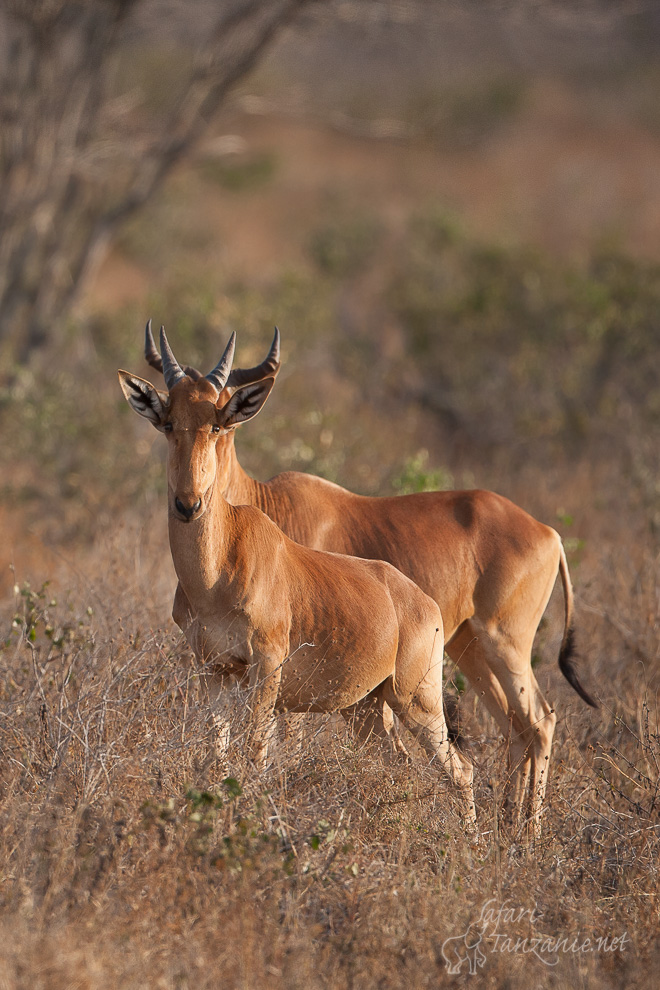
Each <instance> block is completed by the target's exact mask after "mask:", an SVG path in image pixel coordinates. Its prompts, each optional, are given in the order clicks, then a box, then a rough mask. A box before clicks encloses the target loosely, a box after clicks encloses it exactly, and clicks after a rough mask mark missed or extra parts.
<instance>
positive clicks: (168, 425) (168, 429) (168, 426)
mask: <svg viewBox="0 0 660 990" xmlns="http://www.w3.org/2000/svg"><path fill="white" fill-rule="evenodd" d="M163 429H164V430H165V432H166V433H171V432H172V429H173V427H172V424H171V423H163Z"/></svg>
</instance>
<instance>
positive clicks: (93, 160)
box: [0, 0, 306, 369]
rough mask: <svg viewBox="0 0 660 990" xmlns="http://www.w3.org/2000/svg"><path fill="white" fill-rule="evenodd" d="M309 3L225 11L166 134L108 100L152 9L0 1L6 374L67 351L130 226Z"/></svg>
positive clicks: (1, 315)
mask: <svg viewBox="0 0 660 990" xmlns="http://www.w3.org/2000/svg"><path fill="white" fill-rule="evenodd" d="M305 2H306V0H243V2H240V3H237V2H225V3H219V4H218V5H217V10H218V14H217V15H216V20H215V24H214V25H213V29H212V30H211V31H210V32H209V33H208V35H207V40H206V41H205V42H204V44H203V45H202V46H201V47H200V49H199V50H198V51H197V52H196V54H195V58H194V60H193V65H192V70H191V72H190V76H189V78H188V79H187V82H186V85H185V86H184V87H183V91H182V93H181V94H180V96H179V98H178V100H177V101H176V103H175V105H174V106H173V107H172V108H171V109H170V111H169V113H166V114H163V115H162V116H161V118H160V119H158V120H157V121H156V122H155V123H154V121H147V122H145V119H144V114H143V113H141V112H140V108H138V109H137V110H136V108H135V107H134V106H133V105H132V104H131V101H130V100H128V99H126V98H124V99H123V100H122V99H117V98H116V97H115V98H114V99H111V98H110V96H109V93H110V91H111V87H112V84H113V70H114V69H115V66H116V57H117V53H118V51H119V49H120V46H121V43H122V41H123V40H124V37H125V27H126V24H127V22H129V21H130V19H131V18H132V17H133V16H134V15H135V12H136V11H137V10H138V8H143V7H145V6H146V4H147V0H0V36H3V37H4V38H5V39H6V41H5V52H4V58H2V54H1V53H0V59H1V61H0V66H1V67H2V70H3V71H2V78H0V86H1V87H2V91H1V93H0V356H1V358H2V361H3V366H4V368H5V369H6V368H7V366H8V363H12V362H13V361H18V362H19V363H22V362H25V361H26V360H27V359H28V357H29V356H30V354H31V353H32V352H33V351H34V350H35V349H36V348H40V347H43V346H44V345H45V344H50V343H52V342H53V341H54V340H55V339H56V335H57V332H58V329H59V328H61V326H62V324H63V322H64V321H65V320H66V318H67V315H68V314H69V312H70V310H71V306H72V304H73V303H74V301H75V299H76V296H77V294H78V293H79V291H80V289H81V287H82V285H83V283H84V281H85V278H86V276H87V275H88V273H89V271H90V269H91V268H92V267H93V263H94V262H95V261H96V260H98V259H99V257H100V256H101V255H102V253H103V251H104V249H105V247H106V246H107V244H108V242H109V241H110V239H111V238H112V236H113V234H114V233H115V231H116V229H117V227H118V225H119V224H120V223H122V222H123V221H124V220H125V219H126V218H127V217H128V216H130V215H131V214H132V213H134V212H135V211H136V210H138V209H139V208H140V207H141V206H142V205H143V204H144V203H145V202H146V201H147V200H148V199H149V197H150V196H151V195H152V194H153V193H154V191H155V190H156V189H157V188H158V187H159V186H160V185H161V183H162V182H163V180H164V179H165V177H166V176H167V175H168V173H169V172H170V170H171V169H172V168H173V166H174V165H175V164H176V163H177V162H178V161H179V160H180V159H181V158H182V157H183V156H184V155H185V154H186V153H188V152H189V150H190V148H191V147H192V146H193V145H194V143H195V142H196V141H197V140H198V138H199V137H200V136H201V135H202V134H203V132H204V130H205V129H206V127H207V126H208V124H209V122H210V120H211V119H212V117H213V115H214V113H215V112H216V111H217V109H218V108H219V106H220V105H221V104H222V102H223V99H224V97H225V96H226V94H227V92H228V91H229V89H230V88H231V87H232V86H233V85H234V84H235V83H236V82H237V81H238V80H239V79H240V78H241V77H242V76H244V75H245V73H247V72H248V71H249V70H250V69H251V68H252V66H253V65H254V64H255V62H256V60H257V58H258V57H259V55H260V54H261V52H262V51H263V50H264V48H265V47H266V45H267V44H268V43H269V42H270V41H271V39H272V38H273V37H274V35H275V33H276V32H277V30H278V29H279V28H280V27H281V26H282V25H283V24H284V23H286V22H287V21H288V20H289V19H290V18H291V17H292V16H293V15H294V14H295V13H296V11H297V10H298V9H299V8H300V7H301V6H303V4H304V3H305ZM194 6H195V4H194V3H189V4H188V7H189V8H191V10H192V8H194Z"/></svg>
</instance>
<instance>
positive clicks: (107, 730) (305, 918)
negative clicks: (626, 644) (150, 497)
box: [0, 521, 660, 990]
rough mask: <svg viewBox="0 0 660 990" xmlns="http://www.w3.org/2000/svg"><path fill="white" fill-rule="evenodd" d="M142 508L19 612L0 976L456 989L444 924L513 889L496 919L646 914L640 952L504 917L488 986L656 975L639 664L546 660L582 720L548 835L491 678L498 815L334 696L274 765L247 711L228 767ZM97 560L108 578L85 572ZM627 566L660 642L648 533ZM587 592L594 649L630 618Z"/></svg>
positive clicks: (629, 625) (615, 929) (6, 732)
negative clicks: (591, 704)
mask: <svg viewBox="0 0 660 990" xmlns="http://www.w3.org/2000/svg"><path fill="white" fill-rule="evenodd" d="M127 522H128V521H127ZM118 530H121V527H118ZM127 532H128V536H125V537H122V538H119V539H118V541H116V544H115V546H111V545H108V544H106V545H105V546H103V545H97V546H96V547H94V548H92V552H91V553H90V556H89V557H88V558H87V560H86V561H81V562H80V565H79V567H80V570H81V571H82V572H83V573H81V574H79V577H78V578H73V579H72V577H71V573H70V570H69V572H68V574H67V575H65V579H64V580H65V583H68V584H69V585H70V584H71V582H72V580H73V589H72V590H70V591H69V593H68V594H66V593H65V594H64V596H62V597H61V596H60V593H59V592H58V591H57V590H53V589H54V588H55V587H56V586H57V584H58V581H57V580H56V581H54V582H53V585H52V586H48V587H47V588H43V589H42V588H38V589H31V588H27V587H25V586H23V587H22V589H20V590H19V593H18V595H17V596H16V599H15V602H14V604H13V607H12V610H11V613H10V612H8V611H6V612H5V629H8V628H9V625H10V623H12V622H13V625H12V629H11V633H10V634H9V636H8V639H7V642H6V644H5V645H4V647H3V650H2V663H3V671H4V684H3V692H2V701H1V707H0V746H1V747H2V801H1V804H0V827H1V839H0V863H1V867H0V870H1V876H2V886H1V887H0V897H1V905H2V907H1V920H0V926H1V931H2V935H3V937H2V948H1V949H0V960H1V962H0V987H2V988H3V990H4V988H5V987H7V988H9V987H11V988H12V990H13V988H22V987H31V988H42V987H43V988H48V990H59V988H65V987H66V988H68V987H76V988H88V987H89V988H97V987H98V988H100V987H108V986H112V987H117V988H138V987H140V988H143V987H145V986H153V987H166V988H170V987H172V988H174V987H177V988H179V987H192V986H195V987H209V988H211V987H213V988H215V987H223V988H224V987H261V986H269V987H287V988H288V987H298V986H299V987H317V986H318V987H345V986H351V987H356V988H361V987H365V988H367V987H374V986H378V987H385V988H387V987H400V986H404V985H405V986H413V987H426V986H429V987H436V986H438V985H444V983H445V981H446V980H450V979H451V977H449V976H448V975H447V973H446V964H445V959H444V957H443V952H442V947H443V943H444V941H445V939H446V938H448V937H449V936H458V935H461V933H463V932H464V931H466V930H467V928H468V925H469V924H470V922H471V921H472V922H476V921H478V920H479V918H480V914H481V912H482V910H483V908H484V905H486V904H487V902H489V900H490V899H491V898H494V899H495V902H494V903H496V904H497V905H499V906H502V905H503V906H504V908H505V910H511V909H514V908H515V910H516V911H517V912H519V911H520V910H524V909H527V911H528V913H527V914H526V915H525V917H524V919H522V920H510V918H511V916H504V918H503V920H502V919H501V920H500V924H499V928H498V931H499V932H500V933H505V934H506V935H510V936H512V937H513V939H514V942H515V938H516V937H525V936H540V935H547V936H553V937H560V938H561V937H564V936H566V937H567V938H568V940H569V941H568V942H567V943H564V945H565V946H567V945H568V944H569V943H572V941H573V939H574V937H575V936H576V935H578V934H579V936H580V937H579V940H578V943H579V944H582V942H583V940H584V938H585V937H587V936H588V937H590V938H592V939H594V938H598V937H601V938H607V939H609V940H611V939H613V938H617V937H621V936H623V935H624V934H625V935H626V936H627V937H626V940H625V941H624V946H625V948H624V950H623V951H621V950H620V949H619V948H617V949H615V951H612V952H605V951H598V952H575V951H573V952H568V951H559V953H558V955H557V956H552V955H550V954H549V952H548V951H547V950H546V951H545V954H544V952H543V951H541V953H540V954H541V956H542V957H543V959H544V960H545V961H541V960H539V959H538V958H536V957H534V956H532V955H530V954H529V952H527V953H525V952H524V951H523V949H522V948H520V946H519V948H518V951H516V952H512V951H511V949H510V948H509V950H508V951H507V949H506V946H507V945H509V943H504V942H503V941H502V939H495V938H493V937H492V934H493V926H492V925H491V926H490V927H489V928H487V929H486V930H485V933H484V934H485V937H484V940H483V941H482V943H481V944H482V947H483V948H484V949H485V952H486V964H485V966H484V968H483V969H482V970H481V971H480V975H479V976H478V977H474V979H475V980H478V981H479V983H480V984H481V985H486V986H493V987H501V986H510V987H523V986H524V987H529V986H530V985H533V984H534V981H536V982H537V983H538V985H542V986H556V987H563V986H566V987H568V986H571V987H572V986H575V985H578V984H579V985H589V986H599V987H618V986H623V985H625V986H626V987H630V986H650V985H651V983H652V981H651V980H650V977H649V973H650V972H652V971H653V968H654V966H657V964H658V948H657V923H658V920H657V888H658V860H659V853H660V849H659V842H658V826H657V822H658V807H659V805H660V784H659V776H658V761H659V760H660V737H659V735H658V721H657V718H658V709H657V701H656V698H655V696H654V693H653V692H654V686H653V684H652V683H651V682H650V679H649V678H648V677H645V673H644V669H643V665H642V664H641V663H638V665H637V667H635V666H633V665H631V664H630V662H629V660H628V661H627V665H626V669H623V667H622V666H621V667H617V668H615V669H614V670H613V669H612V663H611V661H610V662H608V663H605V661H604V660H603V661H602V663H603V670H605V669H608V671H609V678H610V683H607V682H606V681H604V680H600V678H599V677H598V671H599V664H598V663H597V662H595V659H594V662H593V669H591V670H590V672H589V673H590V679H591V683H593V684H595V685H596V687H597V690H598V693H599V694H600V695H601V697H602V698H603V700H604V704H603V708H602V709H601V711H600V712H598V713H596V714H589V713H587V712H586V711H585V709H584V707H583V706H581V703H580V702H579V701H578V700H577V699H576V698H575V696H574V695H571V693H570V692H569V691H568V689H564V688H563V687H560V688H558V684H559V679H558V678H557V677H556V675H555V671H554V669H552V670H551V672H550V673H548V674H545V667H542V668H541V674H540V675H539V676H541V678H542V680H543V679H544V678H545V680H548V679H549V680H550V685H551V696H552V694H558V696H559V701H558V704H557V707H558V711H559V712H560V715H561V716H562V718H561V721H560V725H559V727H558V732H557V746H556V750H555V759H554V773H553V776H552V778H551V786H550V794H549V802H548V809H547V812H546V814H545V817H544V831H543V836H542V838H541V839H540V840H537V841H535V842H532V843H531V844H530V843H528V842H527V841H526V840H525V839H524V838H523V837H522V836H520V835H518V834H515V833H512V832H509V831H507V829H506V826H505V825H504V824H503V822H502V820H501V819H499V818H498V815H497V814H496V811H497V809H498V795H499V794H501V793H502V791H503V787H504V783H505V781H504V775H505V769H504V768H505V762H504V753H503V747H502V744H501V742H500V740H499V739H497V738H496V737H495V735H494V733H493V730H492V728H491V726H490V722H489V720H488V719H486V718H485V717H484V715H483V713H482V711H481V709H480V708H479V707H478V706H476V704H473V701H472V699H471V697H470V694H469V692H468V693H467V695H466V696H465V697H464V699H463V702H462V707H463V711H464V712H465V714H466V717H467V720H468V726H469V730H470V735H471V737H472V738H473V740H474V742H473V756H474V758H475V762H476V764H477V767H478V769H477V775H476V776H477V805H478V809H479V833H478V835H477V836H470V835H466V834H465V833H464V832H463V830H462V827H461V823H460V817H459V814H458V809H457V807H456V806H455V802H454V796H453V795H452V793H451V791H450V790H449V789H448V786H447V784H446V783H445V781H444V780H442V779H438V777H437V776H436V774H435V773H434V772H433V771H432V770H431V769H430V768H428V767H426V766H424V765H423V764H416V765H415V766H413V767H410V766H408V765H405V764H399V763H393V764H392V763H391V762H389V761H388V759H387V757H386V754H384V753H383V752H381V751H380V750H379V749H377V748H374V749H371V748H366V749H361V748H358V747H356V745H355V743H354V740H353V737H352V735H351V734H350V732H347V731H346V730H343V729H341V728H339V729H337V727H336V726H335V725H334V724H332V723H329V724H328V720H327V719H326V720H323V719H314V718H310V719H309V720H308V722H309V724H308V726H307V731H306V736H305V741H304V744H303V746H302V748H301V749H298V748H297V747H296V746H295V745H294V744H293V743H292V742H291V741H289V742H287V740H286V738H285V736H284V734H283V742H282V743H281V746H280V749H279V751H278V753H277V755H276V757H275V760H274V764H273V766H272V767H271V768H270V769H269V770H268V771H266V772H257V771H256V770H255V769H254V767H252V766H251V765H250V763H249V761H248V760H247V759H246V758H245V756H244V754H243V752H242V751H241V738H242V733H243V730H244V729H245V725H246V720H245V715H244V713H241V712H237V713H236V720H235V725H234V727H233V740H234V742H233V746H232V751H231V755H230V766H231V775H232V777H231V778H230V779H226V773H227V771H226V769H223V768H220V767H219V766H217V765H216V763H215V761H214V759H213V756H212V750H211V747H210V735H209V724H208V711H207V710H206V708H205V705H204V703H203V701H202V700H201V696H200V690H199V677H198V672H197V671H196V670H195V669H194V667H193V665H192V661H191V659H190V656H189V654H188V651H187V650H186V648H185V646H184V644H183V643H182V642H181V640H180V638H179V637H178V635H176V634H174V633H172V632H171V630H170V629H169V627H168V631H165V632H164V631H163V630H162V629H153V628H151V627H150V622H151V621H152V620H153V619H154V618H156V616H158V618H160V619H164V617H165V615H166V614H167V613H166V611H165V609H166V607H167V606H166V605H165V604H164V603H165V602H166V601H167V597H168V595H169V594H170V593H171V586H170V583H171V582H170V576H169V573H165V574H163V573H162V571H159V572H156V573H154V570H153V568H150V567H148V566H147V565H146V564H140V565H136V564H135V560H134V558H133V557H132V556H130V555H129V554H128V553H127V552H126V551H127V547H128V546H130V545H132V539H131V531H130V526H128V529H127ZM153 552H154V553H155V552H156V550H155V548H154V551H153ZM99 564H101V565H102V566H101V567H100V568H99V566H98V565H99ZM88 567H89V573H90V574H92V573H94V574H96V575H98V574H99V573H103V574H104V576H103V577H102V578H99V577H94V578H93V579H92V580H89V579H87V578H86V577H85V576H84V572H85V571H86V569H87V568H88ZM630 567H631V568H632V569H633V570H635V568H637V570H635V573H634V575H632V576H633V580H632V582H631V581H629V580H627V578H626V574H625V572H623V571H620V570H619V569H618V568H617V569H616V571H617V573H618V574H619V577H618V586H617V588H616V595H617V600H618V604H619V609H618V611H614V610H612V612H611V614H610V616H609V618H610V619H611V622H612V628H614V629H615V630H617V629H618V635H620V636H622V637H624V638H625V636H626V635H628V634H629V633H630V634H634V635H635V636H636V637H637V640H636V641H637V646H638V649H639V654H640V657H641V656H642V655H644V654H645V653H646V656H647V660H649V661H650V660H651V659H652V658H651V656H650V654H649V653H648V652H647V651H648V650H652V649H654V648H655V649H657V647H656V646H655V644H654V642H653V640H652V637H650V636H649V637H648V638H644V630H643V626H644V621H643V620H644V616H645V615H648V613H647V609H648V607H649V603H650V600H651V599H656V600H657V595H658V584H657V573H656V572H655V571H654V569H653V567H652V561H651V558H650V557H649V556H648V554H647V555H644V554H643V553H642V554H641V555H640V556H639V560H638V561H637V562H636V563H635V562H633V561H631V562H630ZM92 568H93V569H92ZM614 571H615V569H613V570H612V573H614ZM654 582H655V583H654ZM118 589H123V590H122V591H121V592H118ZM624 592H625V593H624ZM582 612H583V618H584V619H585V620H586V624H585V623H582V628H581V631H582V633H583V636H584V634H585V633H587V634H591V635H592V636H593V637H595V640H596V642H594V643H592V646H591V648H590V650H589V651H587V656H590V655H591V649H593V650H594V651H595V652H598V651H602V650H603V649H604V645H605V644H604V640H605V639H606V638H607V635H608V634H609V630H610V626H609V624H608V623H603V622H602V621H600V622H599V620H598V617H597V616H594V615H593V613H589V612H586V613H585V612H584V610H582ZM90 613H91V614H90ZM120 616H121V617H120ZM589 616H591V619H592V626H591V628H590V627H589ZM656 659H657V658H656ZM588 666H589V667H590V668H591V667H592V663H591V662H589V664H588ZM549 669H550V668H549ZM618 676H620V677H621V681H620V683H619V684H617V683H615V682H614V679H615V678H616V677H618ZM594 677H595V680H594ZM552 688H554V691H553V690H552ZM232 778H233V779H232ZM223 781H224V782H223ZM531 909H535V914H534V916H533V920H532V921H531V922H530V918H529V911H530V910H531ZM507 918H509V920H507ZM516 918H518V915H516ZM531 944H532V943H531V942H530V943H528V945H530V946H531ZM498 948H499V949H500V950H501V951H497V950H498ZM555 959H556V960H557V961H556V965H552V966H551V965H548V963H549V962H554V961H555ZM465 972H467V969H466V968H465ZM467 978H468V977H467V976H466V975H463V977H456V979H462V980H465V979H467Z"/></svg>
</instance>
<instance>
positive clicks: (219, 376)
mask: <svg viewBox="0 0 660 990" xmlns="http://www.w3.org/2000/svg"><path fill="white" fill-rule="evenodd" d="M235 347H236V331H235V330H233V331H232V335H231V337H230V338H229V343H228V344H227V346H226V347H225V353H224V354H223V355H222V357H221V358H220V360H219V361H218V363H217V364H216V366H215V368H214V369H213V371H210V372H209V373H208V375H205V378H206V380H207V381H209V382H211V385H215V387H216V388H217V390H218V392H222V390H223V388H224V387H225V385H226V384H227V379H228V378H229V372H230V370H231V363H232V361H233V360H234V348H235Z"/></svg>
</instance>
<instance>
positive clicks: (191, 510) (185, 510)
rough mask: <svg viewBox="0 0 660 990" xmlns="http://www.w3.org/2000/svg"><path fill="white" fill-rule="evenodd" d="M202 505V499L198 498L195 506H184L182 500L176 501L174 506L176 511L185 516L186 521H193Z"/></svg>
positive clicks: (176, 499) (177, 499)
mask: <svg viewBox="0 0 660 990" xmlns="http://www.w3.org/2000/svg"><path fill="white" fill-rule="evenodd" d="M201 504H202V500H201V498H198V499H197V501H196V502H195V503H194V505H190V506H188V505H184V504H183V502H182V501H181V499H180V498H175V499H174V506H175V508H176V511H177V512H178V513H179V514H180V515H182V516H183V518H184V519H192V517H193V516H194V515H195V513H196V512H197V510H198V509H199V507H200V505H201Z"/></svg>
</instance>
